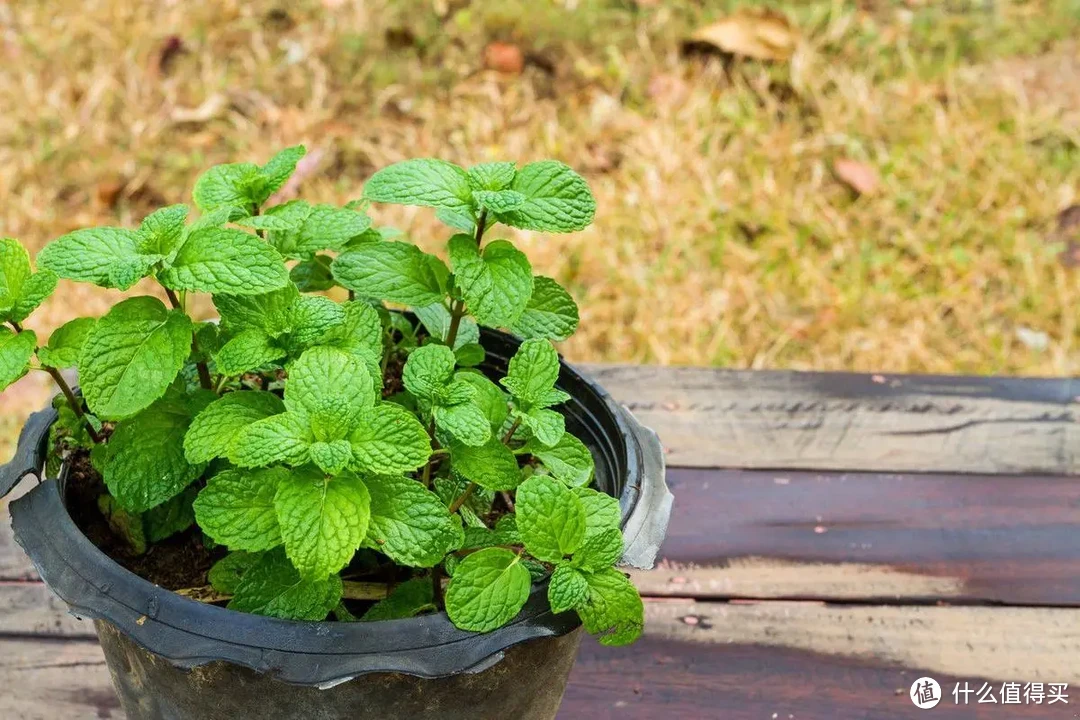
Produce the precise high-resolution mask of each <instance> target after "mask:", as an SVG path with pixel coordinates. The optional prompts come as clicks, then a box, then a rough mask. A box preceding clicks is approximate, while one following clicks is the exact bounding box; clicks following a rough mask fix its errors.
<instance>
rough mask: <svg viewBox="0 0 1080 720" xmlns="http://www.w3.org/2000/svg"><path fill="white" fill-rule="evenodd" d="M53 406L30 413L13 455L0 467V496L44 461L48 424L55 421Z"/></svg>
mask: <svg viewBox="0 0 1080 720" xmlns="http://www.w3.org/2000/svg"><path fill="white" fill-rule="evenodd" d="M56 418H57V412H56V410H55V409H53V408H51V407H50V408H46V409H44V410H38V411H37V412H36V413H33V414H32V415H30V417H29V418H28V419H27V421H26V424H25V425H23V429H22V432H21V433H19V443H18V445H16V446H15V457H13V458H11V462H9V463H7V464H6V465H4V466H2V467H0V498H2V497H4V496H5V495H7V494H8V493H9V492H11V489H12V488H13V487H15V486H16V485H17V484H18V483H19V481H20V480H22V479H23V478H24V477H26V476H27V475H31V474H33V473H37V472H38V471H39V470H40V469H41V468H42V466H43V464H44V462H45V449H46V448H45V446H46V444H47V443H48V438H49V426H50V425H52V424H53V423H54V422H56Z"/></svg>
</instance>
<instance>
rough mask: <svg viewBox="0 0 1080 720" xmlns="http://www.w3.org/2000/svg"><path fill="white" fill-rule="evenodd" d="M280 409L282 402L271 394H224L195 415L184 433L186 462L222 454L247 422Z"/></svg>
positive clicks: (281, 409) (208, 458) (260, 418)
mask: <svg viewBox="0 0 1080 720" xmlns="http://www.w3.org/2000/svg"><path fill="white" fill-rule="evenodd" d="M284 410H285V404H284V403H283V402H281V399H280V398H278V396H277V395H274V394H273V393H269V392H261V391H255V390H250V391H243V392H234V393H229V394H228V395H224V396H222V397H221V398H219V399H217V400H215V401H214V402H212V403H210V404H209V405H208V406H207V407H206V409H205V410H203V411H202V412H201V413H199V414H198V415H196V416H195V419H194V420H193V421H192V422H191V427H189V428H188V430H187V434H185V435H184V455H185V456H186V457H187V459H188V462H190V463H201V462H209V461H210V460H213V459H214V458H216V457H225V456H227V455H228V454H229V450H230V448H231V447H232V444H233V442H234V441H235V440H236V438H237V436H238V435H239V434H240V433H242V432H244V431H245V430H246V429H247V428H248V427H249V426H250V425H252V424H253V423H256V422H258V421H259V420H263V419H265V418H268V417H270V416H272V415H278V414H280V413H282V412H283V411H284Z"/></svg>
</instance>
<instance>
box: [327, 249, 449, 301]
mask: <svg viewBox="0 0 1080 720" xmlns="http://www.w3.org/2000/svg"><path fill="white" fill-rule="evenodd" d="M330 271H331V273H333V275H334V279H335V280H337V281H338V283H339V284H341V285H342V286H344V287H346V288H348V289H349V290H352V291H353V292H355V293H356V294H357V295H359V296H360V297H363V298H373V299H376V300H385V301H387V302H396V303H402V304H404V305H414V306H423V305H431V304H432V303H437V302H442V299H443V297H444V293H443V288H442V285H443V282H442V281H441V280H440V276H441V275H442V274H443V273H445V272H447V270H446V266H445V265H444V264H443V263H442V261H441V260H439V259H438V258H436V257H435V256H434V255H428V254H426V253H424V252H423V251H422V250H420V248H418V247H416V246H415V245H412V244H409V243H406V242H378V243H367V244H364V245H361V246H359V247H357V248H354V249H352V250H349V251H347V252H345V253H343V254H341V255H339V256H338V257H337V258H336V259H335V260H334V262H333V264H331V266H330Z"/></svg>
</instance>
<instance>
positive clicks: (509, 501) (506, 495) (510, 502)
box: [499, 490, 514, 512]
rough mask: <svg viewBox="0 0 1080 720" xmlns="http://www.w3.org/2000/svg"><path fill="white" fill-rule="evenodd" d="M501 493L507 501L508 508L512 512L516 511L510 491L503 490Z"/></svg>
mask: <svg viewBox="0 0 1080 720" xmlns="http://www.w3.org/2000/svg"><path fill="white" fill-rule="evenodd" d="M499 495H501V496H502V499H503V502H504V503H506V509H507V510H509V511H510V512H514V501H513V500H512V499H511V498H510V491H509V490H503V491H501V492H500V493H499Z"/></svg>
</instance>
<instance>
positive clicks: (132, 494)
mask: <svg viewBox="0 0 1080 720" xmlns="http://www.w3.org/2000/svg"><path fill="white" fill-rule="evenodd" d="M177 395H178V394H177V393H175V392H170V393H169V394H168V395H166V396H165V397H163V398H162V399H161V400H158V401H157V402H155V403H154V404H153V405H151V406H150V407H148V408H147V409H146V410H144V411H143V412H141V413H139V414H138V415H136V416H135V417H132V418H130V419H127V420H124V421H122V422H120V423H117V425H116V429H115V430H114V431H113V434H112V436H111V437H110V438H109V444H108V446H107V447H108V455H107V462H106V465H105V468H104V472H103V473H102V476H103V478H104V480H105V485H106V486H108V488H109V492H110V493H112V495H113V497H115V498H116V500H117V501H118V502H119V503H120V505H121V506H123V508H124V509H125V510H129V511H131V512H143V511H144V510H149V509H150V508H152V507H155V506H156V505H160V504H161V503H163V502H165V501H166V500H168V499H169V498H172V497H175V496H176V495H179V494H180V493H181V492H182V491H183V490H184V488H186V487H187V486H188V485H190V484H191V483H192V482H194V481H195V480H196V479H197V478H198V477H199V476H200V475H201V474H202V471H203V468H204V467H205V465H204V464H203V463H196V464H192V463H189V462H188V460H187V457H185V456H184V433H185V432H187V429H188V426H189V425H190V424H191V418H192V416H193V414H194V412H193V410H195V408H192V407H191V405H190V401H189V399H188V398H186V397H178V396H177ZM151 448H152V451H149V450H150V449H151Z"/></svg>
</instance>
